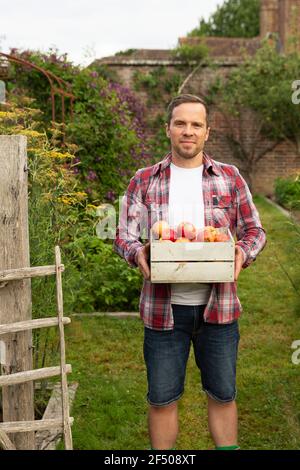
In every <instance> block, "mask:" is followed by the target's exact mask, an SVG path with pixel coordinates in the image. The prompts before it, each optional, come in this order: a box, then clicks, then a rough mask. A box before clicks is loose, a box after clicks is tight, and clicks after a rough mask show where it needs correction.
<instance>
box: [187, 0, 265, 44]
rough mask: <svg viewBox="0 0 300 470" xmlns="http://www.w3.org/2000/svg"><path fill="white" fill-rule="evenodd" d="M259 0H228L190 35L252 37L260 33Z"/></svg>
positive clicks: (202, 19) (201, 21)
mask: <svg viewBox="0 0 300 470" xmlns="http://www.w3.org/2000/svg"><path fill="white" fill-rule="evenodd" d="M259 7H260V1H259V0H226V1H225V2H224V3H223V4H222V5H221V6H218V7H217V10H216V11H215V12H214V13H213V14H212V15H211V16H210V17H209V19H208V21H206V20H205V19H204V18H201V19H200V21H199V26H198V27H197V28H195V29H193V30H192V31H191V32H190V33H189V34H188V36H191V37H192V36H222V37H243V38H251V37H255V36H258V34H259Z"/></svg>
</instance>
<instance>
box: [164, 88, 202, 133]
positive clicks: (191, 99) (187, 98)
mask: <svg viewBox="0 0 300 470" xmlns="http://www.w3.org/2000/svg"><path fill="white" fill-rule="evenodd" d="M183 103H200V104H203V106H204V108H205V111H206V124H207V126H208V114H209V109H208V106H207V104H206V102H205V101H204V100H203V99H202V98H200V97H199V96H196V95H189V94H188V93H185V94H183V95H178V96H176V97H175V98H173V99H172V101H171V102H170V103H169V105H168V107H167V123H168V126H169V125H170V122H171V119H172V114H173V109H174V108H176V107H177V106H179V105H180V104H183Z"/></svg>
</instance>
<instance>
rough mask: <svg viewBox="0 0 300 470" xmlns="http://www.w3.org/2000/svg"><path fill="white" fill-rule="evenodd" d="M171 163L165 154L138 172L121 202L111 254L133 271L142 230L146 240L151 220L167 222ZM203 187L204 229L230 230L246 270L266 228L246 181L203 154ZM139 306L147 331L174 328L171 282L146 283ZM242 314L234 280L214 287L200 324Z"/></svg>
mask: <svg viewBox="0 0 300 470" xmlns="http://www.w3.org/2000/svg"><path fill="white" fill-rule="evenodd" d="M171 161H172V155H171V153H169V154H167V155H166V157H165V158H164V159H163V160H162V161H160V162H158V163H156V164H155V165H153V166H150V167H147V168H142V169H140V170H138V171H137V172H136V174H135V175H134V176H133V177H132V178H131V180H130V183H129V186H128V188H127V191H126V193H125V195H124V197H123V199H122V205H121V209H120V217H119V225H118V227H117V231H116V238H115V240H114V250H115V251H116V252H117V253H118V254H119V255H120V256H121V257H122V258H124V259H125V260H126V261H127V263H128V264H129V266H131V267H137V263H136V259H137V253H138V251H139V250H140V249H141V248H142V247H143V241H142V235H143V229H144V234H145V238H146V239H149V235H150V228H151V226H152V225H153V223H154V222H155V220H158V219H159V220H168V196H169V187H170V163H171ZM202 189H203V203H204V217H205V225H212V226H214V227H224V226H227V227H228V228H230V231H231V233H232V235H233V236H235V237H236V239H237V241H236V245H239V246H240V247H241V248H242V252H243V255H244V264H243V268H246V267H247V266H249V265H250V264H251V263H252V262H253V261H254V260H255V259H256V257H257V255H258V253H259V252H260V251H261V250H262V249H263V248H264V246H265V244H266V235H265V230H264V229H263V228H262V225H261V222H260V218H259V215H258V212H257V209H256V207H255V205H254V203H253V200H252V196H251V193H250V190H249V188H248V186H247V183H246V181H245V180H244V179H243V177H242V176H241V175H240V173H239V170H238V169H237V168H236V167H235V166H234V165H228V164H225V163H222V162H218V161H216V160H213V159H212V158H210V157H209V156H208V155H207V154H206V153H203V179H202ZM153 217H154V218H153ZM139 307H140V315H141V318H142V320H143V321H144V325H145V326H147V327H148V328H152V329H155V330H171V329H173V326H174V321H173V314H172V307H171V285H170V284H162V283H161V284H154V283H151V282H150V281H149V280H145V279H144V283H143V288H142V291H141V295H140V303H139ZM241 312H242V306H241V303H240V300H239V298H238V296H237V286H236V282H225V283H212V289H211V294H210V297H209V300H208V303H207V305H206V307H205V310H204V320H205V321H206V322H208V323H231V322H232V321H234V320H236V319H237V318H238V317H239V316H240V314H241Z"/></svg>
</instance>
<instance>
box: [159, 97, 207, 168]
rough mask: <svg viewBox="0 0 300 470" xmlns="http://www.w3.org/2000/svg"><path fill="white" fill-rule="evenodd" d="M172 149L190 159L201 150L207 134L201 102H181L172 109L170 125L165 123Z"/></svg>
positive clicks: (182, 156)
mask: <svg viewBox="0 0 300 470" xmlns="http://www.w3.org/2000/svg"><path fill="white" fill-rule="evenodd" d="M166 132H167V136H168V137H169V139H170V140H171V147H172V151H173V152H174V151H175V152H176V153H177V155H178V156H179V157H181V158H185V159H191V158H194V157H195V156H196V155H198V154H199V153H200V152H202V150H203V148H204V145H205V142H206V141H207V139H208V136H209V127H207V124H206V111H205V107H204V106H203V104H201V103H183V104H180V105H179V106H176V108H174V109H173V113H172V118H171V122H170V125H169V126H168V124H166Z"/></svg>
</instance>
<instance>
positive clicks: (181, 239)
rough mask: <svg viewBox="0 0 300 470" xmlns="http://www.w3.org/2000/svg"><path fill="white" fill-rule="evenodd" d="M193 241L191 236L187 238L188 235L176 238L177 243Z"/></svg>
mask: <svg viewBox="0 0 300 470" xmlns="http://www.w3.org/2000/svg"><path fill="white" fill-rule="evenodd" d="M186 242H188V243H191V240H190V239H189V238H186V237H179V238H177V240H175V243H186Z"/></svg>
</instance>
